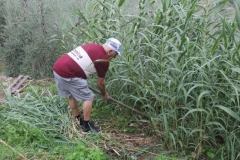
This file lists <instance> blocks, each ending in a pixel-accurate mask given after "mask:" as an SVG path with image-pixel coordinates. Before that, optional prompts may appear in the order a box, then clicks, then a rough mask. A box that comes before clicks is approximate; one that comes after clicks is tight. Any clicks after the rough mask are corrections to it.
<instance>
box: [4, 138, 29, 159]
mask: <svg viewBox="0 0 240 160" xmlns="http://www.w3.org/2000/svg"><path fill="white" fill-rule="evenodd" d="M0 143H2V144H3V145H4V146H5V147H7V148H9V149H11V150H12V151H13V152H14V153H16V154H18V156H19V157H20V158H21V159H23V160H26V158H25V157H24V156H23V155H22V154H21V153H19V152H18V151H16V150H15V149H14V148H13V147H11V146H10V145H8V144H7V143H6V142H4V141H3V140H2V139H0Z"/></svg>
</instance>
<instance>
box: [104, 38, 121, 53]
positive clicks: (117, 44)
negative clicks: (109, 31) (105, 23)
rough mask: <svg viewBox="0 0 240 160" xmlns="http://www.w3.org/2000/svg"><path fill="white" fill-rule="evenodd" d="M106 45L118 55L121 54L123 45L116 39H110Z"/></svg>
mask: <svg viewBox="0 0 240 160" xmlns="http://www.w3.org/2000/svg"><path fill="white" fill-rule="evenodd" d="M105 44H106V45H107V46H108V47H110V48H111V49H112V50H114V51H116V52H117V53H118V55H120V54H121V49H122V44H121V42H120V41H119V40H117V39H116V38H109V39H107V40H106V42H105Z"/></svg>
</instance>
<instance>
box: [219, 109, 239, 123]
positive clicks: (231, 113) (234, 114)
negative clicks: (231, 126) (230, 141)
mask: <svg viewBox="0 0 240 160" xmlns="http://www.w3.org/2000/svg"><path fill="white" fill-rule="evenodd" d="M215 107H218V108H220V109H221V110H223V111H225V112H226V113H227V114H229V115H230V116H232V117H233V118H235V119H236V120H237V121H240V117H239V116H238V115H237V114H236V113H235V112H234V111H233V110H231V109H230V108H228V107H224V106H221V105H216V106H215Z"/></svg>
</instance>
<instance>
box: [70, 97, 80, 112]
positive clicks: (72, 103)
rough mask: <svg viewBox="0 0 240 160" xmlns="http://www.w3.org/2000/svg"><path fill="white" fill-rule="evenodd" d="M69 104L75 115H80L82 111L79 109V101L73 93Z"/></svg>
mask: <svg viewBox="0 0 240 160" xmlns="http://www.w3.org/2000/svg"><path fill="white" fill-rule="evenodd" d="M69 106H70V108H71V109H72V113H73V116H74V117H77V116H79V115H80V112H79V109H78V103H77V101H76V99H75V98H74V97H73V96H72V95H71V96H70V97H69Z"/></svg>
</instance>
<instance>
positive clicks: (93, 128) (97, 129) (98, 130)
mask: <svg viewBox="0 0 240 160" xmlns="http://www.w3.org/2000/svg"><path fill="white" fill-rule="evenodd" d="M88 126H89V128H84V127H83V126H82V134H88V133H89V132H96V133H97V132H100V129H99V128H98V127H96V126H94V124H93V123H91V122H88Z"/></svg>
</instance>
